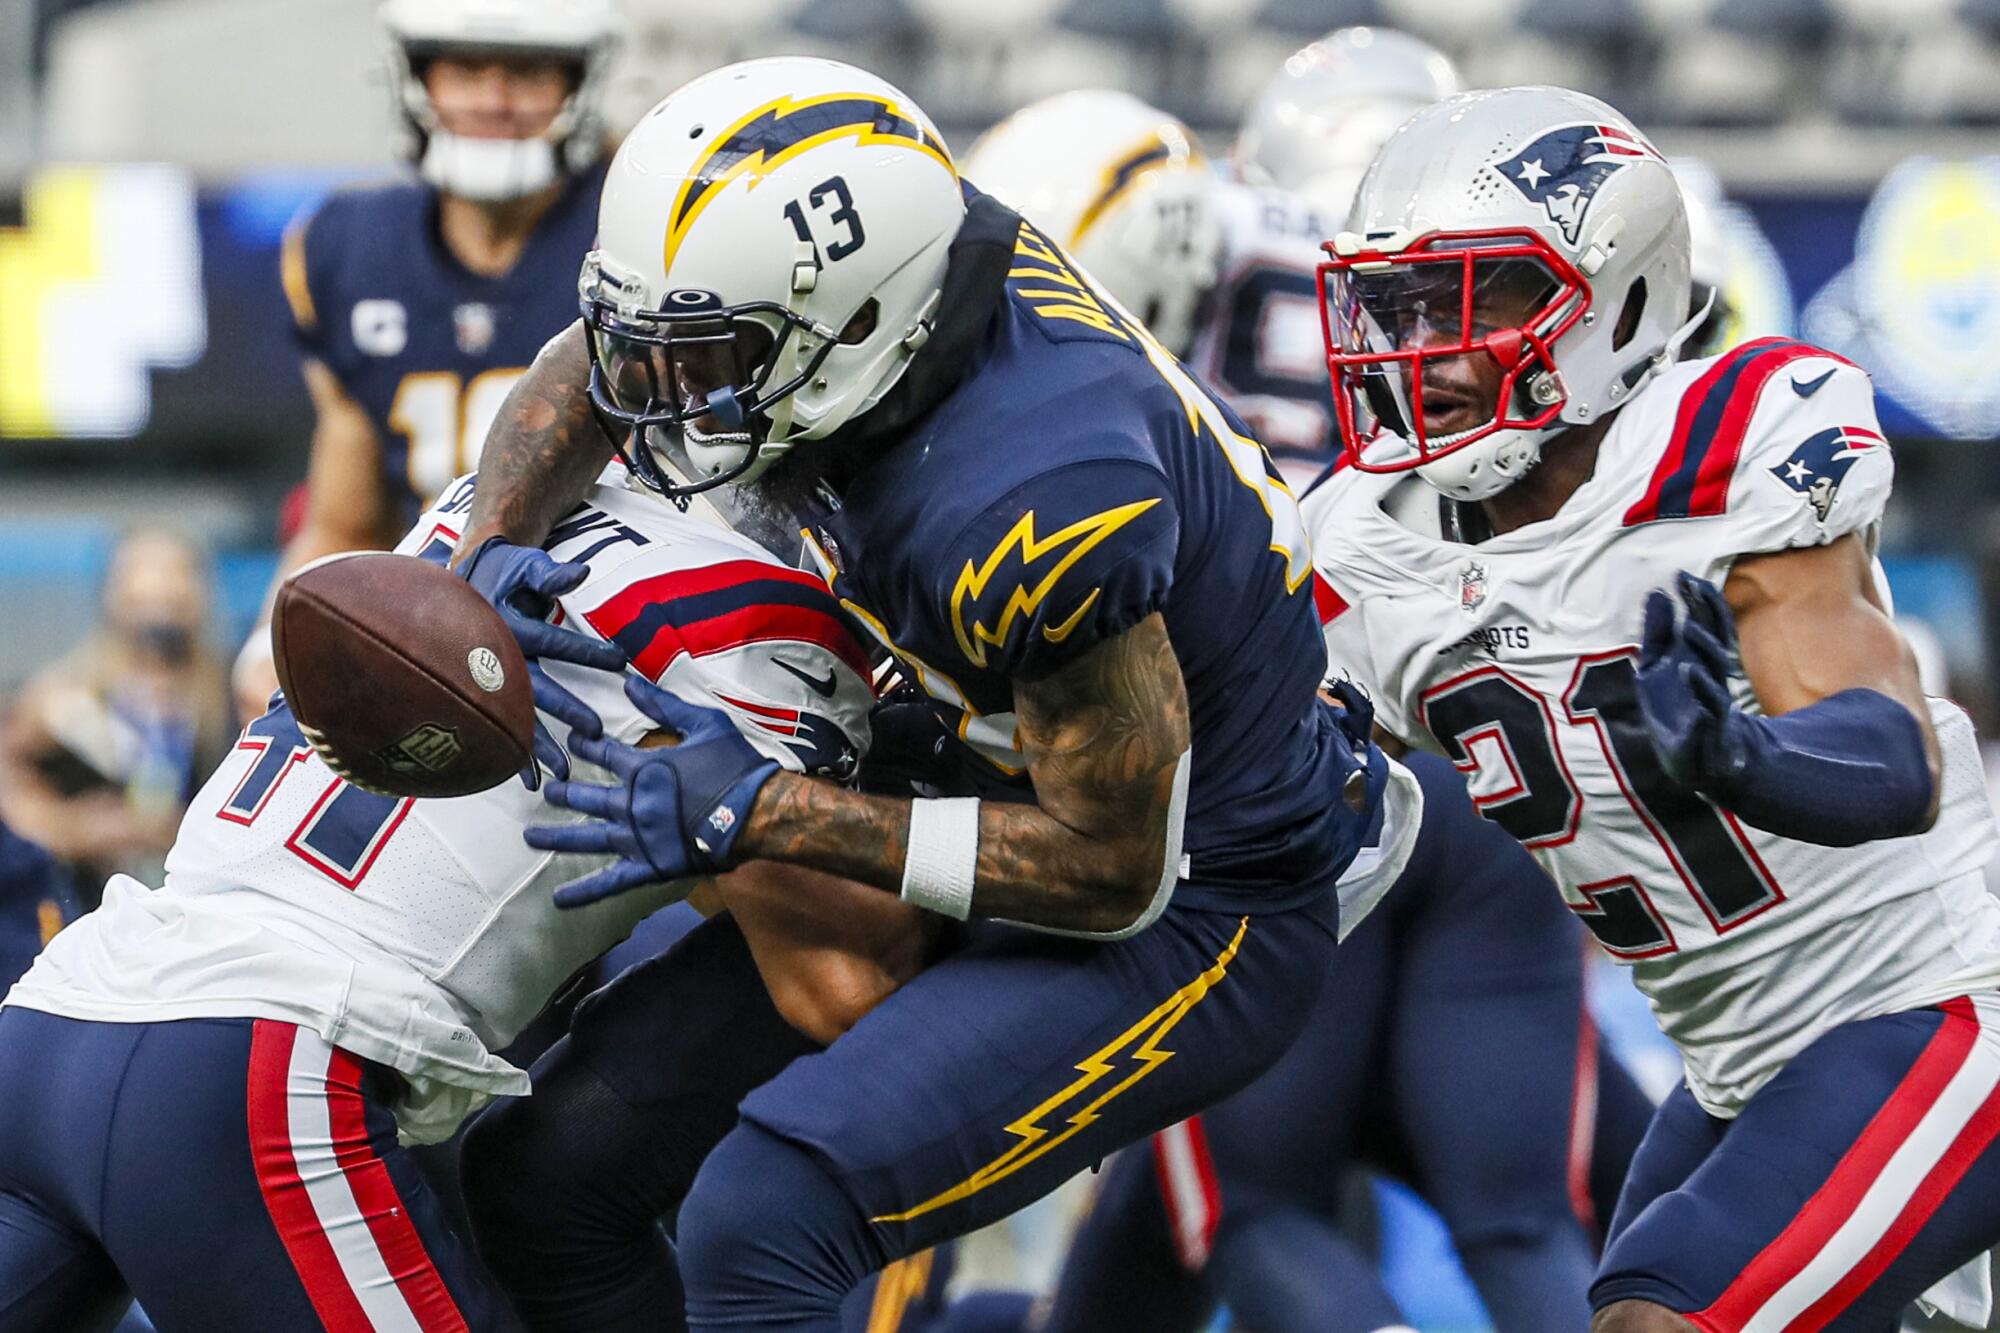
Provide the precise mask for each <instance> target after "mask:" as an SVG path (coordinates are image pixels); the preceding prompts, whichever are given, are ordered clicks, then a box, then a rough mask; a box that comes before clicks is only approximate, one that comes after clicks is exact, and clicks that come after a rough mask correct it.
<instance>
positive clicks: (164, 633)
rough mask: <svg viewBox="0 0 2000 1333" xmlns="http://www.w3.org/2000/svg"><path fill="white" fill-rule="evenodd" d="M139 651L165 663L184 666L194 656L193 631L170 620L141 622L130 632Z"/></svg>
mask: <svg viewBox="0 0 2000 1333" xmlns="http://www.w3.org/2000/svg"><path fill="white" fill-rule="evenodd" d="M132 637H133V639H134V640H135V641H136V642H137V643H138V645H139V647H140V649H141V651H143V652H146V653H148V654H150V655H151V656H153V657H155V658H157V659H159V660H160V661H162V662H164V663H166V664H167V665H168V666H184V665H186V663H187V662H188V661H189V660H190V659H192V658H193V657H194V631H193V630H191V629H189V628H188V627H187V626H186V625H180V624H176V623H174V622H173V621H171V620H155V621H148V622H146V623H144V624H141V625H140V626H139V627H138V628H137V629H136V630H134V631H133V634H132Z"/></svg>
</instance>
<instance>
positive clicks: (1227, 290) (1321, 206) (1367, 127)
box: [965, 28, 1459, 491]
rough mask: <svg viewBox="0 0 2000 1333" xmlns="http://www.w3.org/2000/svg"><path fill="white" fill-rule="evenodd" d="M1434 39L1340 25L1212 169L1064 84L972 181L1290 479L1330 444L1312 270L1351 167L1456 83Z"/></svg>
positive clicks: (997, 135) (1110, 96)
mask: <svg viewBox="0 0 2000 1333" xmlns="http://www.w3.org/2000/svg"><path fill="white" fill-rule="evenodd" d="M1458 85H1459V79H1458V72H1457V70H1455V69H1454V68H1453V67H1452V63H1451V61H1450V60H1449V59H1448V58H1447V57H1446V56H1445V55H1444V54H1443V53H1442V52H1440V51H1438V50H1437V49H1436V48H1435V47H1432V46H1429V45H1427V44H1426V43H1424V42H1421V41H1418V40H1417V39H1416V38H1414V37H1411V36H1409V35H1407V34H1405V33H1401V32H1397V31H1395V30H1394V29H1390V28H1341V29H1338V30H1336V31H1334V32H1331V33H1329V34H1327V36H1325V37H1324V38H1322V39H1321V40H1319V41H1317V42H1314V43H1312V44H1311V45H1309V46H1306V47H1304V48H1303V49H1301V50H1300V51H1299V52H1298V53H1296V54H1295V55H1293V56H1292V57H1291V58H1290V59H1289V60H1287V61H1286V62H1285V63H1284V65H1283V67H1282V68H1281V69H1280V70H1279V72H1278V74H1277V76H1276V77H1274V78H1273V79H1272V80H1271V83H1270V85H1269V86H1268V87H1266V88H1265V90H1264V91H1263V93H1262V94H1261V95H1260V96H1259V97H1258V98H1257V100H1256V102H1255V103H1253V104H1252V106H1251V108H1250V110H1249V112H1248V113H1247V114H1246V115H1245V117H1244V121H1243V127H1242V129H1241V131H1240V132H1239V133H1238V136H1237V140H1236V145H1235V147H1234V149H1233V150H1232V152H1231V154H1230V157H1229V162H1228V167H1227V170H1226V172H1224V173H1223V179H1220V180H1217V179H1215V177H1214V174H1213V173H1212V172H1211V171H1210V170H1209V169H1208V167H1207V165H1206V162H1205V160H1204V158H1203V156H1202V153H1201V149H1200V146H1199V144H1197V143H1196V142H1195V140H1194V138H1193V135H1192V133H1191V132H1190V131H1189V130H1188V129H1187V128H1186V127H1185V126H1183V125H1181V124H1180V123H1179V122H1178V121H1176V120H1174V119H1173V118H1172V117H1171V116H1168V115H1166V114H1165V113H1163V112H1159V111H1156V110H1154V109H1153V108H1151V107H1148V106H1146V105H1145V104H1144V103H1143V102H1140V101H1139V100H1138V99H1137V98H1134V97H1131V96H1130V95H1128V94H1125V93H1120V92H1104V91H1093V92H1078V93H1064V94H1059V95H1057V96H1055V97H1051V98H1047V99H1044V100H1043V101H1040V102H1037V103H1035V104H1034V105H1032V106H1029V107H1026V108H1023V109H1022V110H1020V111H1018V112H1016V113H1015V114H1014V115H1012V116H1010V117H1008V118H1007V119H1006V120H1004V121H1002V122H1001V123H1000V124H999V125H997V126H995V127H994V128H993V130H991V131H990V132H989V133H988V134H987V135H986V136H985V137H984V138H982V139H981V140H980V141H979V142H978V143H977V144H975V145H974V146H973V150H972V152H971V154H969V155H968V156H967V158H966V163H965V169H966V176H967V178H968V179H970V180H972V181H975V182H977V183H978V184H980V185H981V186H982V187H984V188H990V189H992V190H994V191H995V192H996V193H997V194H998V195H999V196H1000V197H1001V198H1003V199H1006V200H1007V201H1008V202H1009V203H1011V204H1013V205H1014V206H1015V207H1017V208H1020V209H1022V210H1024V211H1025V212H1026V213H1027V214H1028V216H1030V217H1032V218H1035V219H1036V220H1037V223H1038V225H1040V226H1043V227H1045V228H1047V229H1048V230H1049V232H1050V235H1051V236H1052V237H1054V239H1055V240H1056V241H1057V242H1058V243H1059V244H1062V245H1064V246H1066V247H1067V248H1068V249H1069V251H1070V253H1072V254H1074V255H1075V256H1076V257H1077V259H1078V261H1079V262H1081V263H1082V264H1083V266H1084V268H1086V269H1087V270H1089V271H1090V273H1091V274H1092V275H1093V276H1095V277H1096V278H1097V280H1098V281H1099V282H1102V283H1103V284H1104V285H1105V286H1106V287H1108V288H1110V289H1111V292H1112V294H1113V295H1114V296H1116V297H1117V298H1118V299H1119V301H1120V302H1122V303H1123V304H1124V305H1125V306H1126V307H1127V308H1128V309H1129V310H1131V311H1132V313H1133V314H1135V315H1137V316H1139V317H1140V318H1141V319H1142V320H1145V321H1146V323H1147V325H1148V327H1150V328H1151V329H1152V330H1153V332H1154V334H1155V335H1156V336H1157V337H1158V338H1159V339H1160V341H1161V342H1162V343H1164V344H1166V346H1167V348H1168V349H1169V350H1170V351H1172V352H1173V353H1174V354H1175V355H1176V356H1179V357H1180V358H1182V359H1183V360H1184V361H1186V362H1187V364H1188V366H1189V368H1190V369H1192V370H1194V371H1195V372H1196V373H1198V374H1199V375H1201V377H1202V378H1203V379H1204V380H1206V381H1207V382H1208V383H1209V384H1210V385H1211V386H1212V387H1213V388H1215V389H1216V390H1217V391H1218V392H1220V393H1221V395H1222V396H1223V398H1224V399H1225V400H1227V401H1228V403H1229V405H1230V406H1231V407H1232V408H1234V409H1235V410H1236V412H1237V413H1238V414H1239V415H1240V416H1242V418H1243V419H1244V420H1245V421H1246V422H1248V423H1249V425H1250V429H1251V432H1252V433H1253V434H1254V435H1256V437H1257V438H1258V440H1259V441H1260V442H1261V443H1262V444H1263V445H1264V447H1265V449H1266V450H1267V451H1268V452H1269V453H1270V454H1271V456H1272V457H1273V458H1274V459H1276V460H1277V463H1278V467H1279V470H1280V471H1281V472H1282V473H1283V474H1284V476H1285V479H1286V480H1287V481H1289V482H1290V483H1291V484H1292V486H1293V488H1294V489H1296V490H1300V491H1303V490H1304V489H1305V488H1306V486H1308V485H1309V484H1311V482H1312V481H1313V479H1314V478H1315V477H1317V476H1318V475H1319V474H1320V473H1321V472H1322V471H1324V470H1325V468H1326V467H1327V465H1328V464H1330V463H1331V462H1332V461H1333V459H1334V456H1335V454H1336V452H1337V447H1336V446H1337V441H1336V438H1335V433H1334V428H1333V426H1334V423H1333V410H1332V406H1331V403H1330V400H1329V399H1328V396H1327V388H1326V368H1325V366H1324V365H1323V364H1322V357H1321V355H1320V351H1319V348H1320V332H1319V304H1318V297H1317V295H1316V294H1315V293H1316V287H1315V279H1314V271H1315V270H1316V268H1317V267H1318V264H1319V261H1320V251H1319V246H1320V243H1321V242H1322V241H1324V240H1325V239H1326V238H1327V237H1329V236H1331V235H1333V234H1334V233H1335V232H1336V231H1338V230H1340V223H1341V221H1342V219H1343V218H1344V217H1345V216H1346V214H1347V205H1348V202H1349V200H1350V199H1352V197H1353V194H1354V187H1355V186H1356V185H1357V184H1359V183H1360V180H1361V175H1362V172H1364V171H1365V170H1366V169H1367V167H1368V162H1369V159H1370V158H1372V157H1373V156H1374V155H1375V150H1376V149H1377V148H1379V147H1380V146H1381V145H1382V142H1383V140H1385V139H1387V138H1388V137H1389V135H1390V134H1391V133H1393V132H1394V131H1395V129H1396V127H1397V126H1398V125H1400V124H1402V123H1403V121H1405V120H1407V119H1408V118H1409V117H1410V116H1411V115H1412V114H1413V113H1414V112H1416V111H1418V110H1419V109H1421V108H1423V107H1426V106H1428V105H1430V104H1431V103H1432V102H1435V101H1436V100H1437V99H1439V98H1440V97H1444V96H1447V95H1449V94H1450V93H1453V92H1455V91H1457V89H1458Z"/></svg>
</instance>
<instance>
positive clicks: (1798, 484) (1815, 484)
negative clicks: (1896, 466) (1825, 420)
mask: <svg viewBox="0 0 2000 1333" xmlns="http://www.w3.org/2000/svg"><path fill="white" fill-rule="evenodd" d="M1887 447H1888V442H1887V441H1885V440H1884V439H1883V438H1882V437H1881V435H1879V434H1877V433H1876V432H1875V431H1872V430H1868V429H1866V428H1864V427H1861V426H1829V427H1828V428H1827V429H1825V430H1823V431H1820V432H1819V433H1818V434H1816V435H1811V436H1808V437H1807V439H1806V441H1805V443H1804V444H1801V445H1800V446H1799V447H1798V448H1796V449H1794V450H1792V454H1791V457H1789V458H1787V459H1786V460H1785V461H1784V462H1782V463H1780V464H1778V465H1777V466H1776V467H1774V468H1772V469H1771V475H1772V476H1774V477H1776V478H1777V479H1778V480H1779V481H1782V482H1784V483H1785V485H1787V486H1789V487H1791V488H1792V489H1793V490H1795V491H1797V492H1798V493H1799V494H1801V495H1803V496H1805V497H1806V503H1807V504H1809V505H1811V506H1812V508H1813V513H1815V514H1817V515H1818V516H1819V521H1820V522H1822V523H1824V522H1826V516H1827V515H1828V514H1830V513H1832V512H1833V506H1834V502H1835V501H1836V500H1838V499H1839V498H1840V483H1841V482H1842V481H1843V480H1845V479H1846V477H1847V470H1848V469H1849V468H1851V467H1853V466H1854V460H1855V459H1857V458H1860V457H1862V456H1863V455H1864V454H1867V453H1869V452H1870V451H1872V450H1875V449H1886V448H1887Z"/></svg>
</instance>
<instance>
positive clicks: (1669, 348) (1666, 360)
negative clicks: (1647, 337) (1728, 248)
mask: <svg viewBox="0 0 2000 1333" xmlns="http://www.w3.org/2000/svg"><path fill="white" fill-rule="evenodd" d="M1721 298H1722V289H1721V288H1720V287H1711V288H1709V289H1708V299H1707V300H1706V301H1703V302H1702V303H1701V309H1699V310H1697V311H1695V312H1694V316H1693V318H1691V319H1689V320H1688V322H1687V323H1685V324H1683V325H1681V326H1680V327H1679V328H1677V329H1675V330H1674V332H1673V336H1672V337H1670V338H1668V339H1667V345H1666V346H1665V347H1662V348H1661V349H1660V353H1659V355H1658V356H1656V357H1654V358H1653V361H1654V364H1655V365H1656V366H1665V365H1672V364H1673V363H1674V362H1676V361H1678V360H1680V359H1681V348H1683V347H1685V346H1686V345H1687V340H1688V339H1690V338H1692V337H1694V335H1695V334H1697V333H1699V332H1700V331H1701V326H1702V325H1703V324H1705V323H1707V322H1708V317H1709V314H1710V313H1711V312H1712V311H1714V309H1715V303H1716V302H1717V301H1718V300H1720V299H1721Z"/></svg>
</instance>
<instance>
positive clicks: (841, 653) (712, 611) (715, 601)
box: [584, 560, 869, 680]
mask: <svg viewBox="0 0 2000 1333" xmlns="http://www.w3.org/2000/svg"><path fill="white" fill-rule="evenodd" d="M584 619H585V620H588V621H589V622H590V624H591V625H592V627H594V628H595V629H596V630H597V632H598V633H600V634H602V635H603V636H604V637H605V638H607V639H609V640H610V641H611V642H613V643H615V644H617V645H618V646H619V647H620V648H622V649H624V650H625V653H626V655H627V656H628V657H630V658H631V659H632V664H633V665H634V666H635V667H637V668H638V669H639V671H640V672H641V673H642V674H644V675H646V676H647V677H649V678H651V679H653V680H658V679H659V678H660V677H661V675H663V674H664V673H665V672H666V669H667V667H668V666H670V665H671V664H672V663H673V661H674V659H676V658H678V657H679V656H681V654H683V653H687V654H691V655H693V656H695V657H706V656H708V655H709V654H711V653H720V652H726V651H728V650H729V649H731V648H737V647H741V646H742V645H744V644H746V643H766V642H771V643H780V642H796V643H811V644H816V645H818V646H819V647H821V648H824V649H825V650H826V651H828V652H830V653H832V654H833V655H834V656H835V657H837V658H839V659H840V660H841V661H842V662H845V663H846V664H847V665H848V666H849V667H850V668H852V669H853V671H854V672H855V674H856V675H858V676H860V677H861V678H862V679H863V680H867V679H868V678H869V668H868V654H867V652H866V651H865V650H864V649H863V648H862V646H861V640H860V639H859V638H858V637H857V636H856V635H855V633H854V631H853V630H852V629H850V628H849V627H848V624H847V621H846V619H845V617H844V616H843V615H842V614H841V611H840V605H839V603H838V602H836V601H835V600H834V598H833V594H831V593H830V592H828V591H827V588H826V585H825V584H824V583H822V582H820V580H819V579H817V578H814V577H813V576H812V575H810V574H807V573H805V572H803V571H802V570H796V569H787V568H785V567H783V566H781V565H773V564H770V563H768V562H766V561H762V560H727V561H723V562H721V563H720V564H714V565H704V566H702V567H701V568H699V569H688V570H676V571H673V572H670V573H665V574H658V575H655V576H653V577H652V578H648V579H641V580H639V581H638V582H636V583H633V584H632V585H630V586H629V587H626V588H622V589H620V590H619V591H618V593H617V594H616V595H615V596H613V597H612V598H611V599H610V600H608V601H606V602H605V603H604V604H603V605H602V606H600V607H598V608H596V609H595V610H593V611H589V612H587V613H585V615H584Z"/></svg>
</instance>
